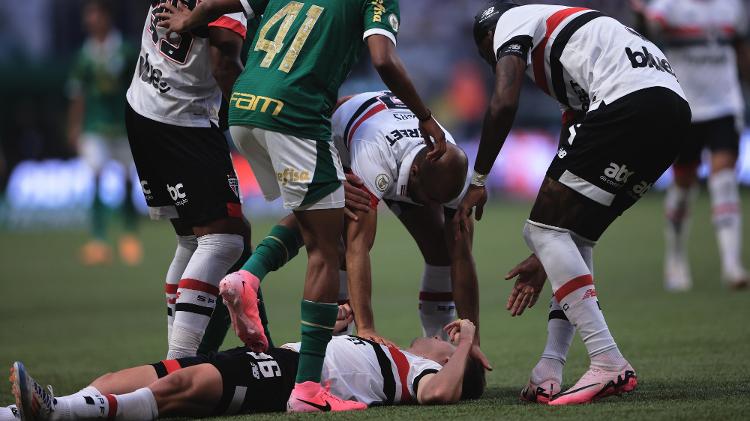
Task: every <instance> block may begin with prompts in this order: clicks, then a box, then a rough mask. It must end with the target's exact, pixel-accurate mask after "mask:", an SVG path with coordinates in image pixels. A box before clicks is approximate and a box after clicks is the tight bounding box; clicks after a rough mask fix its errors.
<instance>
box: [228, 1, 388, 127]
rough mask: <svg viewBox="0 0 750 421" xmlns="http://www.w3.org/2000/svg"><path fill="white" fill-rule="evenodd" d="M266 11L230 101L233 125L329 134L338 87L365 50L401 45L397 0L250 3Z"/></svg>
mask: <svg viewBox="0 0 750 421" xmlns="http://www.w3.org/2000/svg"><path fill="white" fill-rule="evenodd" d="M248 3H249V4H250V6H251V7H252V9H253V12H254V13H255V15H261V14H262V15H263V18H262V20H261V22H260V28H259V29H258V31H257V32H256V35H255V40H254V41H253V45H252V48H251V49H250V52H249V54H248V58H247V63H246V64H245V71H244V72H243V73H242V75H240V77H239V78H238V79H237V82H236V84H235V85H234V91H233V93H232V98H231V100H230V104H229V125H230V126H254V127H260V128H263V129H266V130H271V131H275V132H280V133H284V134H289V135H292V136H297V137H302V138H306V139H313V140H330V139H331V121H330V118H331V114H332V112H333V107H334V106H335V104H336V99H337V95H338V90H339V87H340V86H341V84H342V83H343V82H344V79H346V76H347V75H348V74H349V72H350V71H351V68H352V66H353V65H354V63H356V61H357V59H358V58H359V56H360V53H361V52H362V49H363V48H364V47H365V43H364V41H363V40H364V38H366V37H368V36H370V35H374V34H381V35H385V36H387V37H389V38H390V39H391V40H393V42H394V43H395V42H396V34H397V33H398V28H399V19H400V17H399V9H398V0H300V1H290V0H249V2H248Z"/></svg>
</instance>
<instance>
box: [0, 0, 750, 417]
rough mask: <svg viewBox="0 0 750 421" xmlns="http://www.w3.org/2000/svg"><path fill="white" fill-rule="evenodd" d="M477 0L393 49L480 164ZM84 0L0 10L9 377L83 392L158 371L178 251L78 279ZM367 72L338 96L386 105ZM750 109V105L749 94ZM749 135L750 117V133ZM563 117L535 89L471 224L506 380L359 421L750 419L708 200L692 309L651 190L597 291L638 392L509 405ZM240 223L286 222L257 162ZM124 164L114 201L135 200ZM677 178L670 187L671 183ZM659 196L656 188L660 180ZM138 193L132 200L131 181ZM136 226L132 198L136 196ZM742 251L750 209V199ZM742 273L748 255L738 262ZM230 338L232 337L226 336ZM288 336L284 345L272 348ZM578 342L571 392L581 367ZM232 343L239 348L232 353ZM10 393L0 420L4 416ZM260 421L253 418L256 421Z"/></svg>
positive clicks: (535, 317) (698, 231) (408, 314)
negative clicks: (597, 400)
mask: <svg viewBox="0 0 750 421" xmlns="http://www.w3.org/2000/svg"><path fill="white" fill-rule="evenodd" d="M482 2H483V0H401V15H402V22H403V24H402V29H401V32H400V37H399V41H400V42H399V52H400V54H401V56H402V58H403V60H404V62H405V63H406V66H407V67H408V69H409V71H410V72H411V74H412V76H413V77H414V79H415V81H416V83H417V86H418V89H419V91H420V93H422V94H423V95H424V96H425V97H426V98H427V99H428V100H429V102H430V106H431V108H432V109H433V111H434V113H435V114H436V116H438V117H439V119H440V120H441V122H443V123H444V125H445V126H446V127H448V128H449V129H450V131H451V132H452V133H453V135H454V137H455V138H456V139H457V140H458V141H459V142H460V143H461V145H462V146H463V147H464V148H465V149H466V150H467V152H468V154H469V155H470V156H473V154H474V152H475V148H476V144H477V141H478V133H479V129H480V120H481V117H482V115H483V112H484V108H485V105H486V101H487V95H488V92H489V88H490V86H491V85H490V84H491V80H490V75H489V72H488V71H487V70H488V69H486V68H485V67H486V66H485V65H484V63H483V62H481V61H480V60H479V58H478V56H477V55H476V52H475V49H474V46H473V41H472V39H471V26H470V25H471V22H472V17H473V13H474V11H475V10H476V9H477V8H478V7H479V5H480V3H482ZM82 3H83V2H82V1H80V0H24V1H10V0H3V1H0V98H2V101H0V297H2V300H3V305H2V306H0V368H2V367H7V366H9V365H10V364H11V363H12V361H14V360H15V359H19V358H23V359H24V361H25V362H27V363H28V365H29V367H30V368H31V369H32V373H34V374H35V375H36V376H38V378H39V380H40V381H42V382H50V383H53V384H55V385H56V386H57V389H56V390H58V391H60V392H63V393H69V392H73V391H74V390H77V389H78V388H80V387H81V386H83V385H84V384H85V382H86V381H88V380H90V379H91V378H92V377H94V376H96V375H98V374H100V373H102V372H106V371H109V370H113V369H116V368H118V367H124V366H128V365H133V364H140V363H144V362H151V361H154V360H158V359H160V358H162V357H163V352H164V349H165V347H164V344H165V323H164V317H163V313H164V311H163V293H162V292H161V291H162V282H163V276H164V272H165V268H166V266H167V264H168V262H169V260H170V259H171V255H172V253H174V240H173V235H174V234H173V232H172V230H171V227H170V226H169V224H166V223H156V222H151V223H144V224H143V225H142V226H141V228H140V233H141V236H142V239H143V246H144V256H145V257H144V261H143V264H142V265H140V266H138V267H127V266H125V265H122V264H119V263H114V264H113V265H110V266H102V267H93V268H84V267H82V266H81V265H80V263H79V262H78V261H77V260H76V252H77V248H78V247H79V246H80V245H82V244H83V243H84V241H85V240H86V235H87V234H86V227H85V226H86V217H87V212H88V208H89V206H90V205H91V203H92V201H93V194H94V189H93V180H92V174H91V172H90V170H89V169H88V168H87V167H86V166H85V165H84V164H83V163H82V162H81V161H80V160H79V159H77V158H76V156H75V151H73V150H70V148H69V147H68V144H67V141H66V127H65V125H66V115H67V107H68V96H67V94H66V82H67V80H68V77H69V72H70V68H71V64H72V62H73V58H74V56H75V54H76V51H77V50H78V48H80V45H81V43H82V42H83V39H84V35H85V34H84V32H83V29H82V25H81V5H82ZM547 3H565V4H570V5H585V6H587V7H592V8H596V9H599V10H602V11H604V12H605V13H607V14H609V15H611V16H615V17H617V18H618V19H621V20H622V21H623V22H628V23H629V22H630V20H631V16H630V13H629V10H628V6H627V1H624V0H590V1H574V0H570V1H566V2H547ZM748 3H750V2H748ZM113 4H114V5H115V14H114V16H115V24H116V26H117V27H118V28H119V30H121V31H122V33H123V35H124V37H125V39H127V40H129V41H130V42H131V43H133V44H134V45H137V44H138V42H139V41H140V34H141V30H142V25H143V20H144V16H145V13H146V10H147V8H148V6H147V2H146V1H145V0H144V1H119V2H113ZM381 88H382V85H381V84H380V82H379V80H378V78H377V75H376V74H375V73H374V71H373V70H371V67H370V66H369V64H368V63H367V61H366V60H363V61H362V62H361V63H360V64H359V65H358V66H357V68H356V69H355V71H354V72H353V73H352V75H351V77H350V79H349V81H348V82H347V83H346V84H345V85H344V87H343V89H342V92H341V94H342V95H343V94H348V93H354V92H361V91H366V90H375V89H381ZM746 98H750V95H746ZM749 121H750V120H749ZM558 131H559V110H558V108H557V106H556V104H555V103H554V102H553V101H552V100H550V99H548V98H547V97H545V96H543V94H541V93H540V92H539V91H538V90H537V89H535V88H534V87H532V86H531V85H529V86H527V87H526V88H525V90H524V94H523V99H522V105H521V109H520V111H519V113H518V121H517V124H516V128H515V130H514V131H513V133H512V136H511V139H510V140H509V141H508V143H507V144H506V146H505V149H504V152H503V153H502V154H501V159H500V160H499V161H498V163H497V164H496V165H495V168H494V170H493V173H492V176H491V187H492V190H493V193H494V194H493V197H494V198H495V200H494V203H493V204H492V206H491V207H490V209H489V210H488V212H487V214H486V216H485V220H483V221H482V222H480V223H479V225H478V230H477V239H476V243H475V249H474V250H475V253H476V259H477V265H478V270H479V276H480V283H481V304H482V313H481V314H482V317H481V320H482V322H483V324H482V326H483V328H482V332H483V334H482V338H483V341H482V343H483V348H484V349H485V352H486V353H487V355H488V356H489V357H490V359H491V360H492V361H493V363H494V364H495V367H496V370H495V371H494V372H492V373H490V374H489V376H488V385H489V389H488V392H487V394H486V395H485V397H486V399H483V400H481V401H479V402H475V403H472V404H470V405H462V406H459V407H456V408H429V409H416V408H391V409H388V408H379V409H377V410H375V411H367V413H366V414H358V418H368V417H369V418H378V419H379V418H383V417H390V418H409V419H435V418H436V417H443V418H469V419H480V418H482V419H496V418H498V417H503V418H506V419H519V418H538V417H542V416H555V417H556V418H560V419H563V418H566V419H581V418H582V417H597V418H604V417H606V418H608V419H645V418H648V419H655V418H667V419H711V418H715V419H738V418H745V417H746V411H747V408H748V407H750V401H749V400H748V396H750V386H748V382H747V379H748V378H750V364H748V362H747V359H746V358H745V357H744V356H746V355H748V354H749V353H750V328H748V317H749V316H750V306H748V302H747V298H748V295H747V294H746V293H740V294H737V293H730V292H728V291H726V290H724V289H722V288H720V282H719V279H718V273H719V262H718V256H717V251H716V246H715V240H714V235H713V232H712V231H713V230H712V227H711V225H710V217H709V204H708V199H707V197H706V195H705V194H703V195H702V197H701V200H700V201H699V203H698V205H697V206H696V209H695V212H694V213H695V218H694V220H695V222H694V225H695V227H694V232H693V235H692V240H691V259H692V262H693V265H694V268H693V270H694V279H695V280H696V285H695V288H694V289H693V291H691V292H689V293H685V294H679V295H675V294H669V293H667V292H664V291H663V288H662V286H661V284H662V280H661V273H662V251H663V244H662V224H663V216H662V215H663V213H662V212H663V211H662V207H661V198H662V196H661V195H660V194H658V193H651V194H649V195H647V197H646V198H645V199H644V200H643V201H642V202H643V203H640V204H639V205H637V206H635V208H634V209H633V210H631V211H629V212H628V213H626V214H625V216H624V217H623V218H622V219H621V220H618V222H617V223H615V225H614V226H613V228H612V230H611V231H610V232H608V233H607V234H606V235H605V236H604V238H603V239H602V242H601V245H600V246H599V247H598V249H597V250H598V251H597V253H598V255H597V273H596V275H597V278H598V279H599V280H600V281H601V282H600V283H599V286H598V290H599V292H600V294H601V296H602V297H603V306H604V308H605V311H606V312H607V317H608V321H609V323H610V325H611V326H612V329H613V331H614V333H615V335H616V337H617V338H618V341H619V343H620V344H621V348H623V350H624V351H625V352H626V354H627V355H629V356H631V357H630V358H632V362H633V364H634V366H636V367H637V368H638V369H639V370H641V373H642V382H641V387H640V389H639V391H638V392H636V393H635V394H633V395H630V396H628V397H626V398H624V399H622V400H619V399H613V400H611V401H609V402H607V403H603V404H599V405H592V406H587V407H584V408H560V409H558V410H554V411H553V410H552V409H551V408H542V407H530V406H521V405H517V398H516V397H517V392H518V391H519V390H520V387H521V386H522V385H523V384H525V382H526V380H527V379H528V377H527V376H528V372H529V370H530V369H531V367H532V366H533V364H534V363H535V361H536V358H537V357H538V355H539V352H540V351H541V350H542V348H543V344H544V336H543V333H544V330H545V323H546V301H545V300H546V298H547V297H548V294H549V290H548V289H547V290H545V293H544V295H543V296H544V298H542V299H541V300H540V303H539V304H538V305H537V306H536V308H534V309H533V310H532V311H530V313H528V314H527V315H524V316H523V317H522V318H520V319H518V320H510V318H509V317H508V316H507V315H506V314H505V312H504V310H503V306H504V302H505V301H504V300H505V296H506V293H507V292H508V290H509V285H508V284H506V283H505V282H504V281H501V278H502V275H503V274H504V273H505V272H504V271H505V270H507V269H509V268H510V267H511V266H512V265H513V264H515V263H516V262H517V261H519V260H520V259H522V258H523V257H525V256H526V255H528V251H527V249H526V247H525V245H524V244H523V240H522V238H521V235H520V231H521V227H522V224H523V221H524V219H525V217H526V216H527V214H528V210H529V204H528V203H529V200H530V199H533V197H534V195H535V193H536V189H537V188H538V186H539V184H540V181H541V177H542V176H543V174H544V172H545V170H546V167H547V165H548V163H549V161H550V160H551V158H552V156H553V154H554V153H555V151H556V143H557V135H558ZM741 153H742V155H741V158H740V164H739V167H740V168H739V170H738V171H740V177H741V180H742V182H743V183H744V184H745V185H746V186H747V185H750V132H748V133H746V134H745V136H744V139H743V145H742V147H741ZM236 164H237V169H238V172H239V174H240V177H241V180H240V183H241V189H242V192H243V196H244V199H245V212H246V213H247V214H248V217H249V218H250V220H251V221H252V223H253V236H254V239H255V240H256V241H257V240H258V239H259V238H261V237H260V236H262V235H264V234H265V232H267V230H268V228H269V227H270V226H271V224H272V223H273V221H274V218H275V217H276V216H278V215H279V214H280V213H281V212H283V210H282V209H281V206H280V204H278V203H273V204H267V203H265V202H264V201H263V200H262V197H260V196H259V191H258V188H257V185H256V184H255V183H254V180H253V177H252V173H251V172H250V170H249V167H248V166H247V164H246V163H245V162H244V161H243V160H241V159H237V160H236ZM126 176H133V171H132V169H126V168H122V167H121V166H119V164H117V163H115V162H112V163H111V164H110V165H108V169H107V171H105V175H104V179H105V183H104V185H105V188H104V191H103V201H104V202H105V203H107V204H108V205H110V206H112V207H114V206H115V205H116V204H117V203H118V202H120V201H122V200H126V195H125V192H124V191H122V189H123V188H122V183H121V182H120V181H121V180H122V178H123V177H126ZM666 177H669V175H667V176H666ZM664 181H665V180H662V183H664ZM135 186H138V184H137V183H135ZM134 193H135V194H134V195H133V197H135V198H137V200H138V203H137V205H138V206H139V207H140V209H141V210H143V203H142V202H141V200H142V199H141V194H140V192H137V191H136V192H134ZM743 198H744V201H745V203H744V205H745V206H744V209H745V210H744V215H745V222H746V225H745V226H746V228H745V230H744V232H745V238H746V240H747V239H750V235H748V234H750V230H749V229H748V228H747V227H748V225H750V221H748V215H749V214H748V211H747V209H750V201H748V199H750V196H749V195H748V194H747V190H746V189H745V191H744V192H743ZM405 235H406V232H405V231H404V230H403V228H402V227H400V226H399V223H398V221H397V220H396V219H395V218H393V217H392V216H390V214H388V213H387V212H384V215H383V218H382V221H381V224H380V227H379V232H378V240H377V241H376V246H375V250H374V252H373V262H375V267H374V269H373V276H374V280H375V282H374V285H375V287H374V288H375V291H374V298H373V300H374V306H375V311H376V315H377V317H378V319H377V320H378V326H379V327H380V330H381V333H383V334H384V335H386V336H388V337H390V338H392V339H394V340H396V341H398V342H400V343H405V342H406V341H408V340H409V339H410V338H412V337H414V336H416V335H418V334H419V332H420V328H419V320H418V316H417V311H416V304H417V293H418V289H419V277H420V273H421V270H422V262H421V259H420V258H419V257H418V251H417V249H416V247H415V246H414V244H413V243H412V242H411V241H410V240H408V239H407V238H406V237H405ZM744 256H745V261H746V262H747V261H748V260H749V258H750V253H749V252H748V250H747V247H746V250H745V254H744ZM304 261H305V257H304V255H302V256H300V257H298V258H297V259H296V260H295V261H294V262H292V263H291V264H290V267H289V268H286V269H285V270H284V271H282V272H281V273H279V274H272V275H271V276H270V277H269V279H271V280H270V281H267V282H265V283H264V289H265V295H266V300H267V301H269V304H270V305H269V311H270V318H271V321H272V325H271V327H272V329H273V332H274V335H275V337H276V338H277V341H279V340H281V341H283V340H284V339H296V338H297V337H298V333H297V329H298V327H297V326H298V325H297V320H298V319H297V317H298V316H297V315H298V311H299V310H298V302H299V301H298V300H299V294H300V291H301V286H302V280H303V276H304ZM230 336H231V335H230ZM279 338H280V339H279ZM579 342H580V341H578V340H576V342H575V344H574V349H573V354H572V355H571V358H570V361H569V363H568V365H567V367H566V377H565V380H566V384H571V382H572V381H574V380H575V379H576V378H577V377H578V376H579V375H580V373H582V372H583V371H584V370H585V361H586V360H585V352H584V349H583V347H582V346H581V344H580V343H579ZM236 343H237V340H236V339H234V338H230V339H229V341H228V344H236ZM11 399H12V398H11V395H10V393H9V388H6V387H0V404H3V405H5V404H7V403H9V402H10V401H11ZM253 419H257V418H253Z"/></svg>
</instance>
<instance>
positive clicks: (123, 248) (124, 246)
mask: <svg viewBox="0 0 750 421" xmlns="http://www.w3.org/2000/svg"><path fill="white" fill-rule="evenodd" d="M117 250H118V251H119V253H120V259H122V261H123V262H125V264H126V265H128V266H138V265H140V264H141V261H142V260H143V246H141V242H140V240H138V238H136V237H135V236H134V235H133V234H127V235H123V236H122V237H120V241H118V243H117Z"/></svg>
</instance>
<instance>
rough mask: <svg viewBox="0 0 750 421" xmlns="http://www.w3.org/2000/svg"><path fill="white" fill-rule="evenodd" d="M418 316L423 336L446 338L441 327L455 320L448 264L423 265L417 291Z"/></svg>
mask: <svg viewBox="0 0 750 421" xmlns="http://www.w3.org/2000/svg"><path fill="white" fill-rule="evenodd" d="M419 318H420V320H421V321H422V334H423V335H424V336H426V337H432V336H439V337H441V338H443V339H446V340H447V339H448V335H447V334H446V332H445V331H444V330H443V327H445V325H447V324H448V323H450V322H452V321H454V320H456V303H454V302H453V284H452V282H451V267H450V266H433V265H428V264H425V265H424V272H423V273H422V286H421V289H420V291H419Z"/></svg>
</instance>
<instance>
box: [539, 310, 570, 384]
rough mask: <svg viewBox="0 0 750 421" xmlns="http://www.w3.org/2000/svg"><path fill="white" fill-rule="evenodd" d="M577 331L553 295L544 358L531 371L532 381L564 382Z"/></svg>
mask: <svg viewBox="0 0 750 421" xmlns="http://www.w3.org/2000/svg"><path fill="white" fill-rule="evenodd" d="M575 332H576V328H575V327H574V326H573V325H572V324H571V323H570V322H569V321H568V318H567V316H565V312H563V310H562V308H561V307H560V304H559V303H558V302H557V299H555V297H554V296H553V297H552V299H551V300H550V303H549V321H548V322H547V343H546V344H545V345H544V352H542V358H541V359H540V360H539V362H538V363H537V364H536V366H535V367H534V369H533V370H532V371H531V381H532V382H534V383H536V384H540V383H542V382H544V381H546V380H550V379H551V380H556V381H557V382H558V383H562V376H563V367H564V366H565V361H566V360H567V356H568V351H569V350H570V344H571V343H572V342H573V335H574V334H575Z"/></svg>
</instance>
